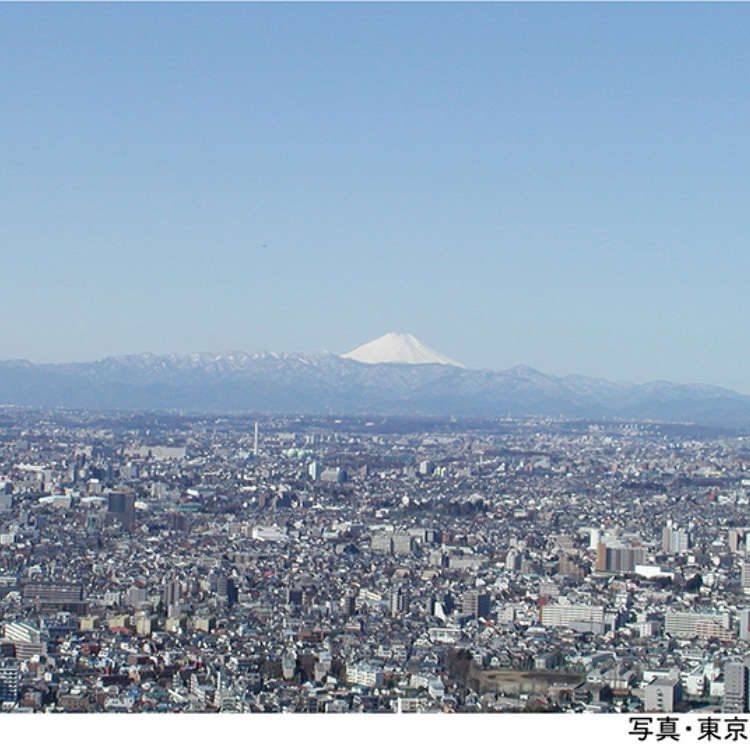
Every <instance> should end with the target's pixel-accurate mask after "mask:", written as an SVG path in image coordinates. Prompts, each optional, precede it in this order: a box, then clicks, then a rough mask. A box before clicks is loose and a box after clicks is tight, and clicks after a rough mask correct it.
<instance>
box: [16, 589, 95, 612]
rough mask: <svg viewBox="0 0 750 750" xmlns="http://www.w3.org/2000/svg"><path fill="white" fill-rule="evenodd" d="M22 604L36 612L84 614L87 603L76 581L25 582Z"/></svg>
mask: <svg viewBox="0 0 750 750" xmlns="http://www.w3.org/2000/svg"><path fill="white" fill-rule="evenodd" d="M23 601H24V604H30V605H32V606H33V607H34V608H35V609H36V610H37V611H38V612H59V611H61V610H64V611H67V612H72V613H74V614H78V615H82V614H86V611H87V608H88V605H87V602H85V601H84V599H83V586H81V585H80V584H77V583H52V582H50V583H27V584H26V585H25V586H24V587H23Z"/></svg>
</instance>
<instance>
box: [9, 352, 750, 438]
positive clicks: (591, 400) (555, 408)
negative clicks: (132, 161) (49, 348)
mask: <svg viewBox="0 0 750 750" xmlns="http://www.w3.org/2000/svg"><path fill="white" fill-rule="evenodd" d="M391 342H392V340H391ZM386 343H387V342H386ZM402 343H404V342H403V340H402ZM360 348H364V347H360ZM428 351H429V352H430V354H429V355H425V354H424V350H423V349H422V348H421V346H420V347H417V348H416V352H417V353H420V357H421V358H420V360H419V362H420V363H419V364H412V363H404V361H403V358H404V357H405V356H407V355H405V354H403V352H402V350H401V349H400V348H399V347H396V348H395V355H396V361H395V362H393V361H387V362H376V363H374V364H368V363H366V362H361V361H358V360H357V359H356V358H354V357H352V356H351V355H353V354H355V353H356V352H357V350H356V349H355V350H354V352H350V353H349V355H348V356H343V357H339V356H336V355H335V354H329V353H322V354H279V353H274V352H262V353H256V354H246V353H244V352H229V353H226V354H210V353H201V354H188V355H155V354H140V355H130V356H124V357H108V358H106V359H102V360H98V361H96V362H83V363H72V364H61V365H50V364H47V365H37V364H33V363H31V362H28V361H22V360H15V361H8V362H0V404H6V405H8V404H15V405H19V406H34V407H68V408H88V409H158V410H165V409H181V410H188V411H209V412H231V411H255V412H306V413H319V414H320V413H328V414H330V413H338V414H345V413H349V414H373V415H374V414H405V415H408V414H419V415H435V416H440V415H445V416H487V417H491V416H508V415H510V416H526V415H542V416H552V417H559V416H566V417H581V418H595V419H596V418H609V417H621V418H625V419H655V420H664V421H683V422H696V423H698V424H706V425H726V426H729V425H732V426H740V427H745V426H747V427H748V429H750V397H748V396H744V395H741V394H739V393H735V392H734V391H730V390H727V389H724V388H715V387H713V386H704V385H678V384H674V383H667V382H662V381H659V382H653V383H645V384H642V385H628V384H622V383H612V382H609V381H606V380H601V379H596V378H587V377H584V376H580V375H572V376H568V377H556V376H553V375H547V374H545V373H542V372H539V371H538V370H534V369H532V368H530V367H525V366H518V367H513V368H511V369H509V370H504V371H491V370H472V369H469V368H465V367H461V366H459V365H458V363H454V362H453V361H452V360H448V359H447V358H445V357H442V355H439V354H438V353H437V352H433V351H432V350H429V349H428ZM384 352H385V355H387V356H388V357H389V358H390V357H391V356H394V348H393V347H385V348H384ZM381 355H383V350H381ZM409 356H416V355H415V354H414V350H412V351H411V354H410V355H409ZM427 356H429V357H435V356H437V357H440V358H442V360H447V362H445V361H437V362H435V361H434V360H433V361H427V362H426V361H424V358H425V357H427Z"/></svg>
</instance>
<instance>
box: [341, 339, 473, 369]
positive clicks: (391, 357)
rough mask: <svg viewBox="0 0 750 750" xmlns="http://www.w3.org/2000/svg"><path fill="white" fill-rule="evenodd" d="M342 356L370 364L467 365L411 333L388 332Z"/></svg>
mask: <svg viewBox="0 0 750 750" xmlns="http://www.w3.org/2000/svg"><path fill="white" fill-rule="evenodd" d="M341 356H342V357H345V358H346V359H354V360H356V361H357V362H364V363H365V364H368V365H378V364H383V363H386V362H391V363H394V364H401V365H450V366H451V367H463V368H465V367H466V365H463V364H461V363H460V362H456V360H453V359H450V358H449V357H446V356H445V355H444V354H441V353H440V352H436V351H435V350H434V349H431V348H430V347H429V346H427V345H426V344H423V343H422V342H421V341H420V340H419V339H418V338H417V337H416V336H413V335H412V334H411V333H386V334H385V336H381V337H380V338H379V339H374V340H373V341H369V342H368V343H366V344H362V346H358V347H357V348H356V349H352V350H351V351H350V352H347V353H346V354H342V355H341Z"/></svg>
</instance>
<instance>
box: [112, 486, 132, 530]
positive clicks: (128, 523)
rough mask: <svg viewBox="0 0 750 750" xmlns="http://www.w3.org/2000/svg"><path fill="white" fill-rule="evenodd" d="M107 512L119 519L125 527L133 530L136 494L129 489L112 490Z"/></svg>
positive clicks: (113, 517)
mask: <svg viewBox="0 0 750 750" xmlns="http://www.w3.org/2000/svg"><path fill="white" fill-rule="evenodd" d="M107 514H108V516H109V517H110V518H111V519H113V520H116V521H119V522H120V524H121V525H122V527H123V528H124V529H127V530H128V531H132V530H133V529H134V528H135V495H134V494H133V493H132V492H131V491H130V490H127V489H124V490H114V491H112V492H110V493H109V497H108V498H107Z"/></svg>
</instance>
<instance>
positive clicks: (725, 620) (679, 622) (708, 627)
mask: <svg viewBox="0 0 750 750" xmlns="http://www.w3.org/2000/svg"><path fill="white" fill-rule="evenodd" d="M730 624H731V623H730V619H729V613H728V612H677V611H675V610H672V609H668V610H667V612H666V614H665V616H664V632H665V633H667V634H668V635H671V636H672V637H674V638H696V637H699V636H700V637H702V638H711V637H716V638H721V637H723V636H727V635H728V636H730V637H731V635H732V633H731V631H730Z"/></svg>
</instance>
